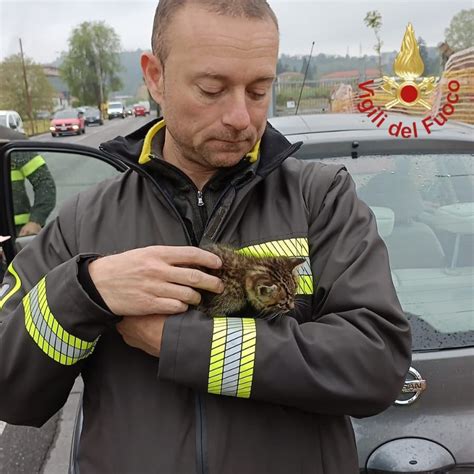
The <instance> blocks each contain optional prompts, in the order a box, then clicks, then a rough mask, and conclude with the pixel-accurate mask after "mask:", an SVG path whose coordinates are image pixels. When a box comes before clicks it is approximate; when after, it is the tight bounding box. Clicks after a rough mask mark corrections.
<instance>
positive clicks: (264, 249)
mask: <svg viewBox="0 0 474 474" xmlns="http://www.w3.org/2000/svg"><path fill="white" fill-rule="evenodd" d="M238 252H240V253H242V254H244V255H250V256H253V257H304V258H306V260H307V264H306V265H305V268H306V269H305V268H301V269H299V270H298V273H299V275H298V287H297V290H296V294H297V295H312V294H313V276H312V275H311V264H310V261H309V243H308V239H307V238H303V237H301V238H295V239H283V240H273V241H269V242H263V243H261V244H257V245H250V246H249V247H244V248H241V249H240V250H238Z"/></svg>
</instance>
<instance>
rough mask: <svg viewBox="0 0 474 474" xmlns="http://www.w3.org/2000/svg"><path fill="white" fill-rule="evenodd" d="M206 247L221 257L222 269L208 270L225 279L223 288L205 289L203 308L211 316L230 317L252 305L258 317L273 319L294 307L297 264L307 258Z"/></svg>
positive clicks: (224, 247) (216, 246) (221, 246)
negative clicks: (256, 255) (215, 291)
mask: <svg viewBox="0 0 474 474" xmlns="http://www.w3.org/2000/svg"><path fill="white" fill-rule="evenodd" d="M205 250H208V251H209V252H212V253H214V254H216V255H218V256H219V257H220V259H221V260H222V267H221V268H219V269H217V270H209V269H206V271H207V272H208V273H211V274H213V275H215V276H217V277H219V278H220V279H221V280H222V281H223V283H224V291H223V293H221V294H215V293H210V292H203V294H202V300H201V304H200V305H199V306H198V309H199V310H200V311H202V312H205V313H207V314H208V315H209V316H211V317H215V316H227V315H230V314H232V313H236V312H238V311H240V310H242V309H244V308H246V307H247V306H248V305H250V306H251V307H252V308H253V309H254V310H255V311H256V313H257V315H256V317H264V318H271V319H273V318H274V317H276V316H278V315H280V314H284V313H287V312H289V311H290V310H292V309H294V307H295V294H296V289H297V286H298V283H297V278H298V275H297V273H296V267H297V266H298V265H301V264H302V263H303V262H304V261H305V259H304V258H299V257H255V256H249V255H243V254H241V253H237V252H236V251H235V249H232V248H231V247H229V246H225V245H222V244H213V245H211V246H208V247H206V249H205ZM249 316H250V314H249Z"/></svg>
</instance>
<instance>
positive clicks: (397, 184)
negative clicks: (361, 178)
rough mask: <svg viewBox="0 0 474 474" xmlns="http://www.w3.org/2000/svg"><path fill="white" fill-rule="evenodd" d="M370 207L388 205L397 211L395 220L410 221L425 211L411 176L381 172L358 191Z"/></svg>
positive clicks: (400, 221) (398, 221) (399, 221)
mask: <svg viewBox="0 0 474 474" xmlns="http://www.w3.org/2000/svg"><path fill="white" fill-rule="evenodd" d="M357 194H358V196H359V197H360V199H362V200H363V201H365V202H366V203H367V204H368V205H369V206H370V207H373V206H376V207H388V208H389V209H392V210H393V212H394V213H395V222H397V223H403V222H408V221H410V220H411V219H412V218H414V217H417V216H419V215H420V214H421V213H422V212H423V200H422V198H421V195H420V192H419V191H418V189H417V188H416V186H415V184H414V183H413V181H412V179H411V178H410V177H409V176H405V175H400V174H397V173H380V174H378V175H376V176H374V177H373V178H372V179H371V180H370V181H369V182H368V183H367V184H366V185H365V186H364V187H362V188H360V189H358V191H357Z"/></svg>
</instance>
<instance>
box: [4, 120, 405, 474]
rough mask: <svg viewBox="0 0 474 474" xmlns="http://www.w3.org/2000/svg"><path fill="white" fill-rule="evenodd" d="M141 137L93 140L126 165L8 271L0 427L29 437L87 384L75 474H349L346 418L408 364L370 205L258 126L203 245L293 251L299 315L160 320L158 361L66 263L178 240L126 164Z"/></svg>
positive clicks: (390, 389)
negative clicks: (254, 153)
mask: <svg viewBox="0 0 474 474" xmlns="http://www.w3.org/2000/svg"><path fill="white" fill-rule="evenodd" d="M147 131H148V127H144V128H142V129H141V130H138V131H137V132H135V133H134V134H133V135H131V136H129V137H127V138H120V139H116V140H114V141H112V142H110V143H108V144H106V145H104V146H103V150H104V152H105V153H109V154H114V155H120V156H121V157H122V159H125V160H128V161H129V162H130V164H131V166H132V167H133V168H136V169H137V171H128V172H126V173H124V174H123V175H121V176H118V177H116V178H113V179H110V180H108V181H107V182H105V183H102V184H100V185H99V186H96V187H95V188H92V189H90V190H88V191H86V192H84V193H81V194H80V195H79V196H77V197H75V198H74V199H72V200H71V201H70V202H68V203H67V204H66V205H65V206H64V207H63V208H62V210H61V211H60V213H59V216H58V218H57V219H56V220H55V221H53V222H52V223H50V224H48V225H47V226H46V227H45V229H44V230H43V231H42V232H41V234H40V235H39V236H38V237H37V238H35V239H34V240H33V242H32V243H31V245H29V246H28V247H27V248H26V249H24V250H23V251H22V252H21V253H20V254H19V255H18V256H17V257H16V258H15V260H14V261H13V263H12V265H10V267H9V271H8V272H7V274H6V276H5V279H4V285H7V287H3V292H2V294H3V297H2V298H3V299H2V300H1V302H0V305H1V306H2V311H1V312H0V419H2V420H5V421H7V422H9V423H16V424H26V425H33V426H41V425H42V424H43V423H45V422H46V421H47V420H48V419H49V418H50V417H51V416H52V415H53V414H54V413H55V412H57V411H58V410H59V409H60V408H61V407H62V406H63V404H64V403H65V401H66V399H67V397H68V394H69V391H70V389H71V387H72V385H73V383H74V379H75V378H76V377H77V376H78V375H79V374H81V375H82V377H83V379H84V384H85V389H84V399H83V408H84V425H83V429H82V434H81V441H80V447H79V459H78V461H79V466H80V470H81V472H82V473H87V474H89V473H101V474H103V473H160V474H179V473H183V474H187V473H194V472H198V473H199V474H202V473H209V474H231V473H245V474H261V473H269V474H270V473H271V474H288V473H290V472H291V473H302V474H310V473H321V474H342V473H343V474H350V473H356V472H358V462H357V453H356V445H355V440H354V434H353V431H352V426H351V422H350V418H349V416H354V417H365V416H370V415H374V414H376V413H379V412H381V411H382V410H384V409H385V408H387V407H388V406H389V405H390V404H391V403H392V402H393V400H394V399H395V398H396V396H397V394H398V393H399V391H400V389H401V387H402V385H403V381H404V376H405V373H406V371H407V369H408V367H409V363H410V331H409V325H408V323H407V321H406V319H405V316H404V314H403V312H402V310H401V308H400V305H399V302H398V300H397V296H396V293H395V290H394V288H393V285H392V280H391V276H390V270H389V264H388V258H387V251H386V248H385V246H384V244H383V242H382V240H381V238H380V237H379V235H378V233H377V229H376V224H375V218H374V216H373V214H372V213H371V212H370V210H369V208H368V207H367V206H366V205H365V204H364V203H363V202H361V201H359V200H358V199H357V196H356V194H355V189H354V183H353V181H352V179H351V177H350V176H349V175H348V173H347V171H346V170H345V169H344V168H342V167H338V166H328V165H324V164H321V163H310V162H304V161H300V160H296V159H294V158H288V156H289V155H291V153H293V152H294V150H295V149H296V147H295V146H291V145H290V144H289V143H288V142H287V141H286V139H285V138H284V137H283V136H282V135H280V134H279V133H278V132H276V131H275V130H274V129H272V128H271V127H270V126H268V127H267V130H266V132H265V135H264V137H263V139H262V143H261V150H260V157H259V162H258V167H257V170H256V173H254V174H253V175H252V176H248V179H245V180H232V181H230V182H229V185H228V186H227V187H226V189H225V190H224V191H223V195H222V197H221V199H220V200H219V201H218V203H217V205H216V207H215V209H214V211H213V212H212V213H211V215H210V216H209V219H208V223H207V226H206V229H205V232H204V236H203V239H202V240H201V242H200V243H201V244H202V243H206V242H209V241H219V242H225V243H228V244H230V245H232V246H235V247H238V248H247V251H249V252H252V253H254V254H257V255H258V254H263V253H265V252H267V253H268V252H270V253H273V254H275V255H298V256H303V257H305V258H306V260H307V264H306V265H303V266H302V270H301V273H300V283H299V286H298V299H300V300H301V301H305V302H306V303H307V304H305V305H304V306H303V309H302V310H300V311H299V312H298V313H295V314H292V315H289V316H285V317H280V318H279V319H277V320H275V321H273V322H268V321H265V320H255V319H252V318H246V317H245V316H246V315H245V314H242V315H241V316H242V317H241V318H240V317H235V318H216V319H210V318H208V317H207V316H206V315H204V314H203V313H200V312H199V311H197V310H190V311H188V312H186V313H184V314H181V315H177V316H173V317H170V318H169V319H168V320H167V322H166V324H165V329H164V334H163V344H162V352H161V358H160V359H157V358H154V357H151V356H149V355H147V354H146V353H144V352H142V351H140V350H137V349H134V348H132V347H130V346H128V345H127V344H125V343H124V341H123V340H122V338H121V336H120V335H119V334H118V333H117V331H116V330H115V323H116V321H117V320H118V318H117V317H116V316H115V315H113V314H111V313H109V312H108V311H106V310H104V309H103V308H101V307H100V306H98V305H97V304H96V303H94V301H93V300H92V299H91V298H90V297H89V295H88V294H87V292H85V291H84V289H83V287H82V286H81V284H80V282H79V280H78V275H77V274H78V262H80V260H81V259H83V258H87V256H88V255H90V254H100V255H105V254H111V253H114V252H123V251H125V250H128V249H133V248H137V247H145V246H149V245H189V244H190V243H191V242H190V239H189V235H188V233H187V231H186V228H185V226H184V225H183V222H182V219H181V217H180V215H179V213H178V212H177V211H176V209H175V208H174V206H173V204H172V203H171V201H170V199H169V198H168V197H167V196H166V194H164V193H163V192H162V190H161V189H160V188H159V186H157V185H156V183H154V180H153V179H152V177H151V176H150V175H149V174H148V173H147V166H153V165H152V163H149V164H148V165H142V166H140V168H139V167H138V166H137V164H136V161H137V157H138V155H139V154H140V151H141V149H142V147H143V139H144V137H145V134H146V133H147Z"/></svg>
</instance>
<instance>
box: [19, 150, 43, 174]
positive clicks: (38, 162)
mask: <svg viewBox="0 0 474 474" xmlns="http://www.w3.org/2000/svg"><path fill="white" fill-rule="evenodd" d="M44 164H46V162H45V161H44V158H43V157H42V156H41V155H36V156H35V157H34V158H33V159H31V160H30V161H28V163H26V165H25V166H22V167H21V172H22V173H23V175H24V176H25V178H26V177H28V176H29V175H30V174H31V173H34V172H35V171H36V170H37V169H38V168H39V167H41V166H43V165H44Z"/></svg>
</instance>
